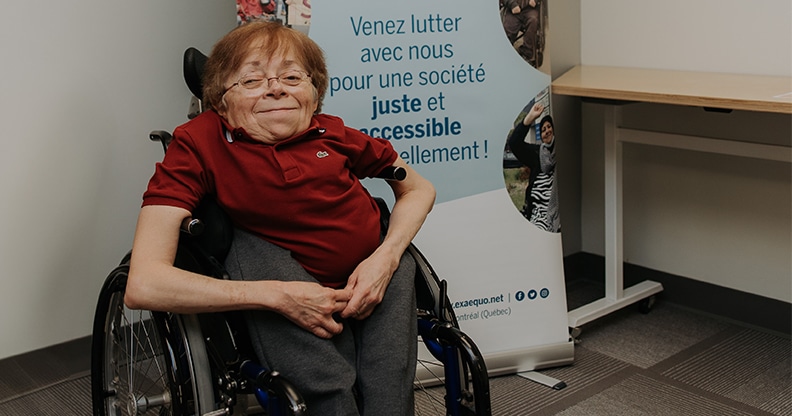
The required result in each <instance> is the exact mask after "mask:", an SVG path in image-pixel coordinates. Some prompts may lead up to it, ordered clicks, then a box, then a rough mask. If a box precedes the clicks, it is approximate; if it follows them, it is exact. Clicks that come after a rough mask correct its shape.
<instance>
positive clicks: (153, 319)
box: [91, 262, 215, 416]
mask: <svg viewBox="0 0 792 416" xmlns="http://www.w3.org/2000/svg"><path fill="white" fill-rule="evenodd" d="M128 272H129V265H128V264H127V263H126V262H124V263H122V264H121V265H120V266H118V267H117V268H116V269H115V270H113V271H112V272H111V273H110V275H109V276H108V277H107V280H106V281H105V284H104V286H103V287H102V291H101V293H100V295H99V301H98V303H97V307H96V314H95V316H94V328H93V339H92V346H91V348H92V351H91V396H92V404H93V414H94V416H127V415H129V416H132V415H160V416H164V415H203V414H204V413H208V412H210V411H212V410H213V409H215V405H214V401H215V399H214V391H213V389H212V387H211V383H212V377H211V370H210V368H209V363H208V359H207V358H206V351H205V346H204V343H203V341H202V336H201V332H200V326H199V324H198V321H197V319H196V317H195V316H189V315H187V316H182V315H174V314H166V313H156V312H150V311H143V310H130V309H128V308H126V307H125V306H124V302H123V299H124V291H125V289H126V281H127V274H128ZM196 338H197V339H196Z"/></svg>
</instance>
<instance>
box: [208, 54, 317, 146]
mask: <svg viewBox="0 0 792 416" xmlns="http://www.w3.org/2000/svg"><path fill="white" fill-rule="evenodd" d="M294 71H298V72H296V74H298V76H300V74H301V76H303V77H304V78H305V79H304V80H303V81H302V82H299V83H298V84H297V85H287V84H286V83H284V82H282V81H281V80H278V79H275V78H276V77H280V76H283V75H285V74H292V75H294V74H295V72H294ZM305 74H306V73H305V70H304V69H303V67H302V65H300V63H299V62H297V61H296V60H295V58H294V55H293V54H292V53H286V54H285V55H283V56H264V55H263V54H262V53H261V52H259V51H253V52H251V53H250V54H249V55H248V56H247V58H246V59H245V60H244V62H243V64H242V66H241V67H240V68H239V69H238V70H237V71H236V72H235V73H234V74H232V75H231V76H230V77H229V79H228V80H226V85H227V87H226V88H227V90H226V92H225V94H224V95H223V101H224V102H225V110H224V111H221V112H220V115H221V116H223V117H224V118H225V119H226V120H228V123H229V124H230V125H231V126H232V127H233V128H239V127H241V128H243V129H245V131H246V132H247V133H248V134H249V135H250V136H251V137H252V138H253V139H256V140H260V141H262V142H265V143H269V144H274V143H277V142H280V141H282V140H285V139H288V138H289V137H292V136H294V135H296V134H298V133H301V132H303V131H305V130H306V129H308V126H309V125H310V123H311V116H312V115H313V113H314V112H315V111H316V108H317V105H318V102H317V94H316V90H315V89H314V86H313V84H312V83H311V79H310V77H307V76H305ZM249 75H253V76H254V77H253V78H258V79H259V80H260V79H262V78H263V79H264V81H263V82H262V83H261V85H260V86H258V88H253V89H247V88H245V87H244V86H242V85H240V84H238V82H239V81H240V80H241V79H247V77H248V76H249Z"/></svg>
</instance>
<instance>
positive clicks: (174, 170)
mask: <svg viewBox="0 0 792 416" xmlns="http://www.w3.org/2000/svg"><path fill="white" fill-rule="evenodd" d="M327 82H328V74H327V68H326V65H325V61H324V56H323V53H322V51H321V49H320V48H319V47H318V46H317V45H316V44H315V43H314V42H313V41H312V40H311V39H309V38H308V37H307V36H305V35H303V34H302V33H300V32H297V31H295V30H292V29H289V28H286V27H284V26H281V25H280V24H278V23H263V22H262V23H251V24H248V25H243V26H240V27H238V28H236V29H234V30H233V31H231V32H230V33H229V34H227V35H226V36H225V37H223V38H222V39H221V40H220V41H219V42H218V43H217V44H216V45H215V46H214V48H213V50H212V53H211V54H210V56H209V58H208V60H207V62H206V67H205V74H204V82H203V85H204V87H203V88H204V90H203V96H204V102H205V104H206V106H207V107H208V109H209V110H208V111H205V112H203V113H202V114H200V115H199V116H198V117H196V118H195V119H193V120H191V121H190V122H188V123H186V124H184V125H182V126H180V127H178V128H177V129H176V130H175V131H174V134H173V136H174V140H173V142H172V143H171V145H170V147H169V149H168V151H167V153H166V156H165V158H164V160H163V161H162V162H161V163H159V164H158V165H157V168H156V171H155V173H154V175H153V177H152V178H151V181H150V182H149V186H148V189H147V190H146V192H145V194H144V196H143V208H142V209H141V211H140V216H139V218H138V226H137V231H136V233H135V240H134V245H133V250H132V260H131V266H130V274H129V281H128V285H127V290H126V296H125V302H126V304H127V306H128V307H130V308H145V309H152V310H166V311H172V312H176V313H196V312H217V311H226V310H240V309H243V310H247V311H249V312H248V317H249V320H248V321H249V322H248V325H249V328H250V332H251V338H252V339H253V341H254V347H255V348H256V353H257V354H258V355H259V359H261V360H262V361H263V362H264V364H266V365H269V366H270V367H272V368H275V369H277V370H278V371H279V372H280V373H281V374H283V375H284V376H285V377H286V378H288V379H289V380H290V381H292V382H293V383H294V384H295V385H297V387H298V388H299V389H300V391H301V392H302V393H303V395H304V397H305V399H306V402H307V404H308V406H309V411H311V413H312V414H317V415H356V414H366V415H406V414H411V413H412V412H413V396H412V382H413V376H414V371H415V360H416V345H415V344H416V335H415V321H416V318H415V313H414V310H415V309H414V308H415V300H414V299H415V298H414V292H413V291H414V288H413V279H414V267H415V265H414V262H412V259H411V258H409V256H407V255H405V254H404V251H405V249H406V247H407V246H408V245H409V243H410V241H411V240H412V239H413V237H414V236H415V234H416V233H417V232H418V230H419V228H420V227H421V225H422V224H423V222H424V220H425V218H426V216H427V214H428V213H429V211H430V210H431V207H432V205H433V204H434V196H435V192H434V188H433V187H432V185H431V184H430V183H429V182H428V181H427V180H425V179H424V178H422V177H421V176H420V175H419V174H418V173H416V172H415V171H414V170H413V169H412V168H410V167H409V166H408V165H407V164H406V163H405V162H404V161H403V160H402V159H401V158H399V157H398V155H397V153H396V152H395V151H394V149H393V148H392V147H391V145H390V143H389V142H387V141H385V140H381V139H374V138H371V137H368V136H366V135H365V134H363V133H361V132H359V131H357V130H354V129H351V128H349V127H346V126H345V125H344V124H343V121H342V120H341V119H339V118H338V117H334V116H330V115H325V114H320V109H321V106H322V99H323V97H324V94H325V91H326V89H327ZM389 166H400V167H403V168H404V169H406V171H407V178H406V179H405V180H403V181H400V182H390V184H391V187H392V188H393V192H394V196H395V200H396V202H395V204H394V206H393V210H392V211H393V212H392V214H391V219H390V227H389V228H388V230H387V233H386V234H385V235H384V236H383V235H382V234H381V230H380V223H379V215H380V212H379V209H378V208H377V204H376V203H375V201H373V200H372V198H371V196H370V195H369V194H368V192H367V191H366V189H365V188H364V187H363V185H362V184H361V183H360V180H359V179H360V178H364V177H372V176H375V175H376V174H377V173H378V172H380V171H381V170H383V169H384V168H386V167H389ZM207 195H212V196H213V197H214V198H215V199H216V200H217V201H218V203H219V204H220V206H222V207H223V208H224V210H225V211H226V212H227V213H228V214H229V216H230V217H231V219H232V222H233V223H234V226H235V227H236V231H235V237H234V242H233V244H232V248H231V251H230V253H229V255H228V258H227V259H226V265H227V268H228V270H229V273H230V275H231V276H232V280H229V281H224V280H218V279H213V278H209V277H205V276H201V275H196V274H193V273H189V272H187V271H184V270H180V269H177V268H175V267H174V266H173V261H174V258H175V253H176V247H177V241H178V236H179V226H180V224H181V223H182V221H183V220H184V219H185V218H187V217H189V216H190V215H191V214H190V213H191V211H192V210H193V209H194V208H195V207H196V205H197V204H198V203H199V201H200V200H201V199H202V198H204V197H205V196H207Z"/></svg>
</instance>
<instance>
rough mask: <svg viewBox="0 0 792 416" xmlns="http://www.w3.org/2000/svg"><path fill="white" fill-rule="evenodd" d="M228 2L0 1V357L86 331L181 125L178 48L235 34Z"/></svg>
mask: <svg viewBox="0 0 792 416" xmlns="http://www.w3.org/2000/svg"><path fill="white" fill-rule="evenodd" d="M234 24H235V22H234V3H233V2H232V1H230V0H227V1H216V0H200V1H199V0H169V1H157V0H139V1H138V0H136V1H124V2H115V1H104V0H83V1H79V2H47V3H46V4H44V5H36V6H32V5H31V3H30V2H27V1H20V0H16V1H5V2H3V5H2V6H0V51H2V55H3V56H2V68H3V69H2V78H0V97H2V99H3V101H2V104H0V105H2V111H1V112H0V126H2V129H3V130H2V133H0V134H2V139H0V195H2V198H0V266H1V268H0V281H1V282H2V285H3V286H2V290H0V334H2V336H0V358H3V357H7V356H11V355H15V354H18V353H21V352H25V351H30V350H34V349H38V348H41V347H45V346H48V345H52V344H56V343H60V342H63V341H67V340H71V339H74V338H79V337H82V336H85V335H88V334H89V333H90V332H91V323H92V318H93V309H94V305H95V302H96V298H97V294H98V291H99V288H100V286H101V283H102V281H103V279H104V277H105V275H106V274H107V273H108V271H109V270H110V269H111V268H112V267H113V266H114V265H115V264H117V262H118V260H120V258H121V256H123V254H124V253H125V252H126V251H127V250H128V249H129V247H130V245H131V239H132V235H133V232H134V224H135V220H136V216H137V211H138V208H139V206H140V196H141V193H142V191H143V189H144V187H145V184H146V181H147V179H148V177H149V176H150V175H151V172H152V171H153V164H154V162H156V161H157V160H158V159H159V158H160V157H161V154H162V150H161V148H160V147H159V145H157V144H155V143H151V142H149V140H148V138H147V137H148V132H149V131H150V130H154V129H164V130H170V129H172V128H173V127H175V126H176V125H177V124H180V123H182V122H184V121H185V120H186V112H187V106H188V101H189V92H188V90H187V88H186V87H185V86H184V82H183V80H182V78H181V54H182V52H183V51H184V49H185V48H186V47H188V46H196V47H198V48H200V49H202V50H204V51H207V52H208V50H209V48H210V47H211V45H212V44H213V42H214V41H215V40H216V39H218V38H219V37H220V36H222V34H223V33H225V32H226V31H228V30H229V29H231V28H232V27H233V26H234Z"/></svg>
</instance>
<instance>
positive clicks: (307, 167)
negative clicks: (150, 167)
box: [143, 111, 397, 287]
mask: <svg viewBox="0 0 792 416" xmlns="http://www.w3.org/2000/svg"><path fill="white" fill-rule="evenodd" d="M396 158H397V154H396V152H395V151H394V150H393V147H392V146H391V145H390V143H389V142H388V141H386V140H383V139H374V138H371V137H369V136H367V135H365V134H363V133H361V132H359V131H357V130H354V129H351V128H349V127H346V126H344V123H343V121H342V120H341V119H340V118H338V117H334V116H329V115H324V114H320V115H315V116H314V117H313V119H312V120H311V125H310V127H309V128H308V130H306V131H305V132H303V133H301V134H299V135H297V136H295V137H292V138H290V139H287V140H285V141H283V142H280V143H277V144H275V145H268V144H265V143H262V142H259V141H256V140H253V139H251V138H250V137H249V136H248V135H247V134H246V133H245V132H244V130H242V129H236V130H231V129H229V127H228V126H227V124H226V123H225V120H223V119H222V118H221V117H220V116H219V115H218V114H217V113H215V112H214V111H206V112H204V113H202V114H201V115H199V116H198V117H196V118H195V119H193V120H191V121H189V122H187V123H185V124H184V125H182V126H179V127H178V128H177V129H176V130H175V131H174V132H173V142H172V143H171V144H170V146H169V148H168V151H167V152H166V154H165V158H164V159H163V161H162V162H160V163H158V164H157V167H156V171H155V173H154V176H153V177H152V178H151V180H150V182H149V186H148V189H147V190H146V192H145V194H144V195H143V205H144V206H146V205H169V206H176V207H181V208H185V209H187V210H190V211H192V210H193V209H194V208H195V207H196V205H197V204H198V202H199V201H200V200H201V199H202V198H203V197H204V196H205V195H209V194H212V195H215V196H216V198H217V200H218V203H219V204H220V206H222V207H223V208H224V209H225V210H226V212H228V214H229V216H230V217H231V219H232V221H233V222H234V224H235V226H237V227H240V228H243V229H245V230H248V231H250V232H252V233H254V234H257V235H259V236H260V237H262V238H264V239H266V240H268V241H270V242H272V243H274V244H276V245H278V246H281V247H283V248H285V249H287V250H290V251H291V252H292V256H293V257H294V258H295V259H296V260H297V261H298V262H300V264H302V265H303V267H305V269H306V270H308V272H309V273H311V274H312V275H313V276H314V277H316V278H317V279H318V280H319V281H320V282H322V283H324V284H326V285H327V286H331V287H339V286H342V285H343V284H344V283H345V282H346V280H347V278H348V276H349V275H350V274H351V273H352V271H353V270H354V268H355V267H356V266H357V265H358V264H359V263H360V262H361V261H362V260H363V259H365V258H366V257H368V256H369V255H370V254H371V253H372V252H373V251H374V250H375V249H376V248H377V246H378V245H379V242H380V225H379V209H378V207H377V204H376V202H374V200H373V199H372V198H371V196H370V195H369V193H368V191H367V190H366V189H365V188H364V187H363V185H362V184H361V183H360V180H359V179H361V178H365V177H371V176H374V175H376V174H377V173H379V172H380V171H381V170H382V169H384V168H385V167H387V166H391V165H392V164H393V162H394V161H395V160H396Z"/></svg>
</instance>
